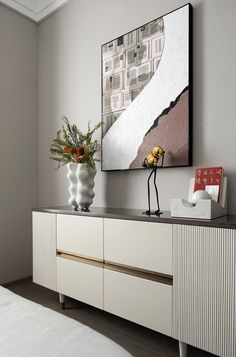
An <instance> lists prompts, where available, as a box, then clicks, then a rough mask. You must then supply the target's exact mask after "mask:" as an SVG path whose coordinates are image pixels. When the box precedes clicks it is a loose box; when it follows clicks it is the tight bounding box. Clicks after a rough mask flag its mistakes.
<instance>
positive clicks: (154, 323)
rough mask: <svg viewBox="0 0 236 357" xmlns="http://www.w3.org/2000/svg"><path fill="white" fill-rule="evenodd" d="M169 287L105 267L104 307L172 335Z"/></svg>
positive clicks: (170, 292)
mask: <svg viewBox="0 0 236 357" xmlns="http://www.w3.org/2000/svg"><path fill="white" fill-rule="evenodd" d="M171 299H172V287H171V286H169V285H165V284H161V283H157V282H153V281H150V280H145V279H141V278H137V277H133V276H129V275H126V274H121V273H117V272H114V271H110V270H106V269H104V310H106V311H108V312H111V313H113V314H115V315H118V316H121V317H123V318H125V319H128V320H131V321H133V322H136V323H138V324H140V325H143V326H146V327H148V328H151V329H153V330H155V331H159V332H161V333H164V334H166V335H169V336H171V314H172V303H171V301H172V300H171Z"/></svg>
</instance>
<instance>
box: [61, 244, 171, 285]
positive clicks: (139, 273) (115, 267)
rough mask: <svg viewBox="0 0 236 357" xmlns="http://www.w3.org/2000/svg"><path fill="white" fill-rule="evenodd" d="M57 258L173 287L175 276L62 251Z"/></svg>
mask: <svg viewBox="0 0 236 357" xmlns="http://www.w3.org/2000/svg"><path fill="white" fill-rule="evenodd" d="M57 256H58V257H60V258H63V259H68V260H72V261H75V262H79V263H83V264H88V265H93V266H96V267H99V268H104V269H108V270H112V271H116V272H118V273H122V274H126V275H131V276H135V277H137V278H142V279H146V280H151V281H155V282H158V283H162V284H167V285H173V276H172V275H168V274H163V273H159V272H154V271H150V270H145V269H141V268H134V267H131V266H128V265H123V264H118V263H114V262H111V261H107V260H105V261H103V260H99V259H96V258H90V257H85V256H83V255H76V254H70V253H67V252H64V251H61V250H58V251H57Z"/></svg>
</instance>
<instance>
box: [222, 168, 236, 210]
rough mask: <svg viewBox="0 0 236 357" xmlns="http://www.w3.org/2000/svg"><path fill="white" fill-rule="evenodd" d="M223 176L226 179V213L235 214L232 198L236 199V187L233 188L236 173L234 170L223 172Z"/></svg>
mask: <svg viewBox="0 0 236 357" xmlns="http://www.w3.org/2000/svg"><path fill="white" fill-rule="evenodd" d="M224 175H225V176H226V177H227V178H228V181H227V203H228V205H227V212H228V213H229V214H230V213H232V214H235V210H234V204H233V200H232V197H236V186H235V184H234V183H235V182H236V172H235V168H233V169H232V171H231V170H225V173H224Z"/></svg>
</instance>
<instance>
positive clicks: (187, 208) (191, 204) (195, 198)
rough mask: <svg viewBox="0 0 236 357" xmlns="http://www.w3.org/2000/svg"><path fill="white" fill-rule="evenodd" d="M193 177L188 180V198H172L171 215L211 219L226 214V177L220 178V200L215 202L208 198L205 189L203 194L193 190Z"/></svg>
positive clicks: (208, 195)
mask: <svg viewBox="0 0 236 357" xmlns="http://www.w3.org/2000/svg"><path fill="white" fill-rule="evenodd" d="M194 187H195V178H192V179H191V180H190V185H189V195H188V200H186V199H181V198H177V199H172V200H171V215H172V216H173V217H185V218H201V219H213V218H216V217H221V216H225V215H226V214H227V177H223V179H222V187H221V195H220V201H219V203H217V202H216V201H215V200H214V199H212V198H210V194H209V193H208V192H207V191H203V192H205V194H204V197H203V194H202V193H200V194H199V191H201V190H199V191H195V192H194Z"/></svg>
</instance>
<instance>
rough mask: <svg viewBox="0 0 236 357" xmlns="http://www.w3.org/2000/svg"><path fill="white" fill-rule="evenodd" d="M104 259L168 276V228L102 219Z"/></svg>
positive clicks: (170, 260) (170, 264)
mask: <svg viewBox="0 0 236 357" xmlns="http://www.w3.org/2000/svg"><path fill="white" fill-rule="evenodd" d="M104 259H105V260H106V261H110V262H113V263H118V264H123V265H127V266H132V267H137V268H141V269H145V270H151V271H154V272H159V273H164V274H169V275H172V225H171V224H161V223H151V222H138V221H128V220H127V221H126V220H115V219H105V220H104Z"/></svg>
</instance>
